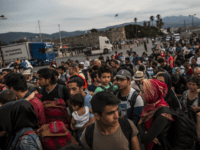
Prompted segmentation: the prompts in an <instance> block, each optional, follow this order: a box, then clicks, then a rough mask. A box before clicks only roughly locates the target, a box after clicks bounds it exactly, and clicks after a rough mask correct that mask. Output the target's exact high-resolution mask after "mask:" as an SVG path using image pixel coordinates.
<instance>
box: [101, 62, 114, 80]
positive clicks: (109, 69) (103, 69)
mask: <svg viewBox="0 0 200 150" xmlns="http://www.w3.org/2000/svg"><path fill="white" fill-rule="evenodd" d="M102 73H110V74H111V75H112V70H111V68H110V67H108V66H107V65H105V66H102V67H100V69H99V71H98V75H99V78H100V77H101V74H102Z"/></svg>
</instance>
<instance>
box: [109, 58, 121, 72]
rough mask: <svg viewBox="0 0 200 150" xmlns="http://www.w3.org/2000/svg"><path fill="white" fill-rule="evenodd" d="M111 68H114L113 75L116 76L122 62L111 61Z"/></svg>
mask: <svg viewBox="0 0 200 150" xmlns="http://www.w3.org/2000/svg"><path fill="white" fill-rule="evenodd" d="M111 66H112V72H113V74H116V73H117V69H119V67H120V62H119V61H118V60H113V61H111Z"/></svg>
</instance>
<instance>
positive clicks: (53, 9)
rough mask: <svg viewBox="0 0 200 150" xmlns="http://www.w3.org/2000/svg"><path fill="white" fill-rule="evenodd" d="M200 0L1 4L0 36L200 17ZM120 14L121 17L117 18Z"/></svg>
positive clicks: (22, 0) (11, 0) (17, 0)
mask: <svg viewBox="0 0 200 150" xmlns="http://www.w3.org/2000/svg"><path fill="white" fill-rule="evenodd" d="M199 8H200V2H199V0H138V1H136V0H98V1H97V0H0V15H4V16H5V17H7V18H8V19H7V20H0V33H6V32H33V33H38V32H39V28H38V20H40V24H41V31H42V33H49V34H51V33H55V32H58V24H60V26H61V30H63V31H75V30H89V29H91V28H104V27H107V26H110V25H115V24H121V23H125V22H132V21H133V18H134V17H137V18H138V21H144V20H149V17H150V16H151V15H154V16H156V15H157V14H160V15H161V17H165V16H172V15H174V16H179V15H185V16H188V15H189V14H195V13H196V14H197V17H199V18H200V9H199ZM115 14H118V15H119V17H114V16H115Z"/></svg>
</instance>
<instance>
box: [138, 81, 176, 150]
mask: <svg viewBox="0 0 200 150" xmlns="http://www.w3.org/2000/svg"><path fill="white" fill-rule="evenodd" d="M167 91H168V88H167V85H166V84H165V83H163V82H160V81H158V80H156V79H150V80H146V79H145V80H144V81H143V92H144V96H145V100H146V103H147V104H146V105H145V107H144V109H143V111H142V114H141V119H142V121H143V122H144V125H145V128H146V130H147V131H149V130H150V128H151V126H152V124H153V116H154V114H155V112H156V111H157V110H158V109H159V108H161V107H169V105H168V104H167V102H166V101H165V100H164V97H165V96H166V94H167ZM161 115H162V116H163V117H165V118H167V119H169V120H173V118H172V115H170V114H166V113H162V114H161ZM153 145H154V143H153V142H151V143H149V144H147V145H145V149H148V150H151V149H152V148H153Z"/></svg>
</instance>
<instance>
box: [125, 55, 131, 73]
mask: <svg viewBox="0 0 200 150" xmlns="http://www.w3.org/2000/svg"><path fill="white" fill-rule="evenodd" d="M125 63H126V66H127V67H128V68H130V69H132V70H133V65H132V64H131V63H130V58H129V57H126V58H125Z"/></svg>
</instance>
